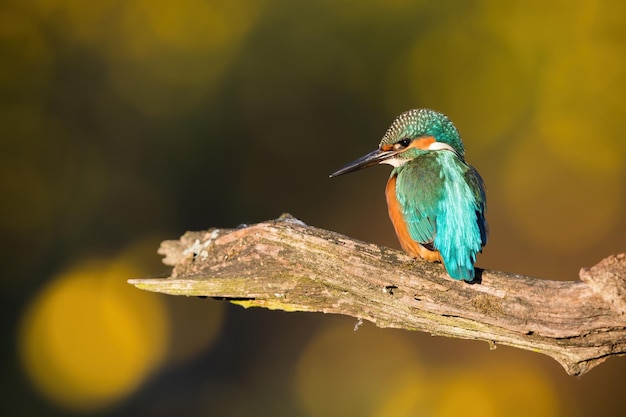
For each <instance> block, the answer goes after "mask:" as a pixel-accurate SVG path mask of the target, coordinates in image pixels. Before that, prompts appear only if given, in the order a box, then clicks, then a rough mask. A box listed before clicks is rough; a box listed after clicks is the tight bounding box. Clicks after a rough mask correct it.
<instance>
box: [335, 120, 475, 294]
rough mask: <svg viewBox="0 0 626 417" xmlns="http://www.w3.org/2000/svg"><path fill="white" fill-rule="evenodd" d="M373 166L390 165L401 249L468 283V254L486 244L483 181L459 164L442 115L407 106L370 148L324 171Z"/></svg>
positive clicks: (454, 138) (455, 139)
mask: <svg viewBox="0 0 626 417" xmlns="http://www.w3.org/2000/svg"><path fill="white" fill-rule="evenodd" d="M377 164H387V165H391V166H392V167H393V169H392V171H391V175H390V176H389V180H388V181H387V186H386V188H385V196H386V200H387V208H388V211H389V218H390V219H391V223H392V224H393V227H394V229H395V232H396V235H397V237H398V240H399V241H400V246H401V247H402V249H404V251H405V252H407V253H408V254H409V255H410V256H412V257H413V258H422V259H424V260H426V261H429V262H440V263H443V265H444V267H445V269H446V271H447V273H448V275H449V276H450V277H451V278H453V279H455V280H463V281H468V282H471V281H473V280H474V277H475V269H474V264H475V262H476V255H477V254H478V253H479V252H482V248H483V247H484V246H485V244H486V243H487V222H486V219H485V211H486V202H487V200H486V194H485V185H484V182H483V179H482V178H481V176H480V174H479V173H478V171H476V169H475V168H474V167H472V166H471V165H469V164H468V163H467V162H465V148H464V146H463V141H462V140H461V136H460V135H459V132H458V130H457V129H456V127H455V126H454V124H453V123H452V122H451V121H450V119H449V118H448V117H447V116H445V115H444V114H442V113H439V112H437V111H435V110H431V109H412V110H408V111H406V112H404V113H402V114H401V115H399V116H398V117H397V118H396V119H395V120H394V121H393V123H392V124H391V126H390V127H389V128H388V129H387V132H386V133H385V135H384V136H383V138H382V140H381V141H380V144H379V145H378V149H376V150H374V151H372V152H370V153H368V154H367V155H365V156H363V157H361V158H358V159H356V160H354V161H352V162H350V163H349V164H347V165H345V166H344V167H342V168H340V169H339V170H337V171H336V172H334V173H332V174H331V175H330V177H331V178H332V177H338V176H340V175H343V174H347V173H350V172H354V171H358V170H360V169H363V168H367V167H370V166H373V165H377Z"/></svg>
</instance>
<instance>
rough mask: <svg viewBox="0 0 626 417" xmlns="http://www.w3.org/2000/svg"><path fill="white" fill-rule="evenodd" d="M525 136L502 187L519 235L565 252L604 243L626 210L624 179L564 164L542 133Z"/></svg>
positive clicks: (508, 167)
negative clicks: (600, 242) (625, 206)
mask: <svg viewBox="0 0 626 417" xmlns="http://www.w3.org/2000/svg"><path fill="white" fill-rule="evenodd" d="M526 133H527V134H528V136H527V137H526V136H524V137H523V138H519V139H518V141H517V144H516V147H515V148H514V150H513V152H512V153H511V155H510V157H509V158H508V159H507V163H506V166H505V167H506V171H505V173H504V176H503V177H502V178H503V181H504V184H503V185H502V187H501V188H502V189H503V190H504V192H505V198H506V203H507V207H508V209H509V210H510V212H511V216H510V218H511V219H512V220H513V221H514V224H515V226H516V227H517V229H518V231H519V233H522V234H523V235H524V236H526V238H527V239H528V240H529V241H532V242H533V244H535V245H537V246H539V247H541V248H543V249H549V250H550V251H552V252H561V253H563V252H567V251H570V250H575V249H581V248H584V247H588V246H591V245H594V244H595V243H596V242H598V241H600V240H602V239H603V238H605V237H606V236H607V235H608V234H609V233H610V232H611V231H612V228H613V222H614V219H615V218H616V217H618V216H619V215H620V213H622V212H623V210H624V208H623V207H624V194H623V189H624V183H623V179H622V178H621V177H619V176H614V175H611V174H610V173H607V172H603V171H600V172H598V171H596V172H594V171H591V170H590V169H589V167H579V168H578V167H576V166H573V165H571V164H569V163H564V162H563V160H562V159H561V158H558V157H557V156H556V155H555V154H554V153H553V152H551V147H549V146H547V145H546V142H545V140H544V139H543V138H542V137H541V136H539V134H537V133H533V132H526ZM591 208H592V209H591Z"/></svg>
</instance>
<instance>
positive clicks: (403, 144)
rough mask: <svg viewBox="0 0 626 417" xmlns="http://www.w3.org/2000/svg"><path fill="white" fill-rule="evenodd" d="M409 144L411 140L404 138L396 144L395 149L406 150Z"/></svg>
mask: <svg viewBox="0 0 626 417" xmlns="http://www.w3.org/2000/svg"><path fill="white" fill-rule="evenodd" d="M410 144H411V139H408V138H405V139H402V140H400V141H398V142H396V146H397V148H406V147H407V146H409V145H410Z"/></svg>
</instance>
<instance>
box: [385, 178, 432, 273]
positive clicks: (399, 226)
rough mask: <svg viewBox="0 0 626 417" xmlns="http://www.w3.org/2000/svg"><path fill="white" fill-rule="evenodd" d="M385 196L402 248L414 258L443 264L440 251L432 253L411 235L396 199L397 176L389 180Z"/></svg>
mask: <svg viewBox="0 0 626 417" xmlns="http://www.w3.org/2000/svg"><path fill="white" fill-rule="evenodd" d="M385 196H386V197H387V209H388V210H389V218H390V219H391V223H392V224H393V228H394V229H395V231H396V235H397V236H398V240H399V241H400V246H402V249H404V251H405V252H406V253H408V254H409V255H410V256H413V257H420V258H422V259H425V260H427V261H429V262H441V255H440V254H439V251H430V250H428V249H426V248H425V247H423V246H422V245H420V244H419V243H418V242H416V241H414V240H413V239H412V238H411V235H410V234H409V229H408V228H407V226H406V222H405V221H404V217H403V216H402V211H401V210H400V203H398V199H397V197H396V176H395V175H394V176H393V177H391V178H389V181H387V187H386V188H385Z"/></svg>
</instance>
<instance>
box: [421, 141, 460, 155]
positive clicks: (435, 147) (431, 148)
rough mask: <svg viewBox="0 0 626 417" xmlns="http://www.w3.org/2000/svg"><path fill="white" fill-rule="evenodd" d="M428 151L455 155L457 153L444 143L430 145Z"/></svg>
mask: <svg viewBox="0 0 626 417" xmlns="http://www.w3.org/2000/svg"><path fill="white" fill-rule="evenodd" d="M428 150H429V151H443V150H446V151H452V152H454V153H456V151H455V150H454V148H453V147H452V146H450V145H448V144H447V143H443V142H433V143H431V144H430V145H428Z"/></svg>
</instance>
